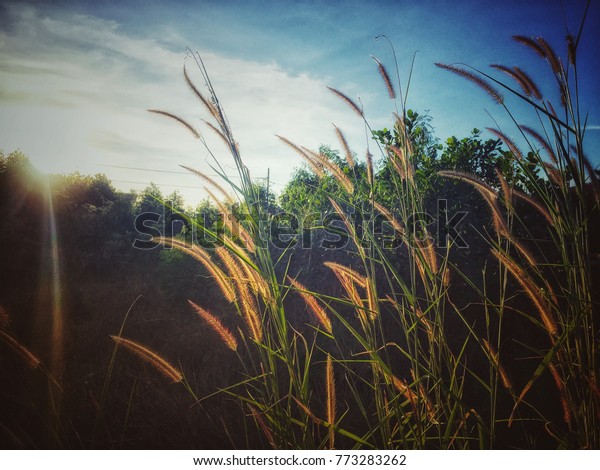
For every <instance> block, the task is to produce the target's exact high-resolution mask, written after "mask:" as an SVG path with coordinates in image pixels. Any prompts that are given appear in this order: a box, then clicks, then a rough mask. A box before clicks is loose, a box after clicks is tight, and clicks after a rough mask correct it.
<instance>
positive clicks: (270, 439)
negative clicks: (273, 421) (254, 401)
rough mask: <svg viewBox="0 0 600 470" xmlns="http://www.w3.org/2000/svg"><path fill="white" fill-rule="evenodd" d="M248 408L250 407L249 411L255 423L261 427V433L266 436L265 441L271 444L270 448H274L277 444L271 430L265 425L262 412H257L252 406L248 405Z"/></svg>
mask: <svg viewBox="0 0 600 470" xmlns="http://www.w3.org/2000/svg"><path fill="white" fill-rule="evenodd" d="M248 408H249V409H250V413H252V416H253V417H254V420H255V421H256V424H258V427H259V428H260V429H261V431H262V432H263V434H264V435H265V437H266V438H267V441H268V442H269V445H270V446H271V448H272V449H275V448H276V447H277V446H276V445H275V439H274V437H273V433H272V432H271V430H270V429H269V427H268V426H267V423H266V422H265V420H264V418H263V416H262V414H261V413H259V412H258V411H257V410H256V408H254V407H253V406H250V405H248Z"/></svg>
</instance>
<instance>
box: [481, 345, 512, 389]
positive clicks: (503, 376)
mask: <svg viewBox="0 0 600 470" xmlns="http://www.w3.org/2000/svg"><path fill="white" fill-rule="evenodd" d="M483 345H484V347H485V350H486V351H487V353H488V356H489V358H490V359H491V361H492V364H493V365H494V368H495V369H496V370H497V371H498V375H499V376H500V381H501V382H502V385H503V386H504V388H506V389H509V390H512V388H513V387H512V383H511V381H510V379H509V377H508V374H507V373H506V370H505V369H504V367H503V366H502V364H501V363H500V357H499V354H498V352H497V351H496V350H495V349H494V347H493V346H492V345H491V344H490V342H489V341H488V340H487V339H485V338H483Z"/></svg>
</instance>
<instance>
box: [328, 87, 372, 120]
mask: <svg viewBox="0 0 600 470" xmlns="http://www.w3.org/2000/svg"><path fill="white" fill-rule="evenodd" d="M327 88H328V89H329V91H331V93H333V94H334V95H336V96H337V97H338V98H340V99H341V100H342V101H344V102H345V103H346V104H347V105H348V106H350V108H351V109H352V111H354V112H355V113H356V114H358V115H359V116H360V117H361V118H364V117H365V116H364V113H363V111H362V109H360V108H359V107H358V105H357V104H356V103H355V102H354V101H352V100H351V99H350V98H348V96H346V95H345V94H344V93H342V92H341V91H339V90H336V89H335V88H331V87H329V86H328V87H327Z"/></svg>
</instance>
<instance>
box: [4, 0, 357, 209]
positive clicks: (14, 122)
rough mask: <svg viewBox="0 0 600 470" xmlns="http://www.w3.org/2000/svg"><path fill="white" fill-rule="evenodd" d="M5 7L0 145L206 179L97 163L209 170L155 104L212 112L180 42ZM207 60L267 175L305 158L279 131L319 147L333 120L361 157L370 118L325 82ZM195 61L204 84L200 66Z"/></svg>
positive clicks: (44, 156)
mask: <svg viewBox="0 0 600 470" xmlns="http://www.w3.org/2000/svg"><path fill="white" fill-rule="evenodd" d="M7 12H8V22H9V24H10V25H11V26H10V28H7V29H6V30H5V31H0V120H1V122H2V126H1V128H0V146H2V147H3V148H4V150H5V151H10V150H12V149H13V148H21V149H22V150H23V151H25V153H26V154H28V155H29V156H30V158H31V159H32V161H33V162H34V163H35V164H36V165H38V166H39V167H41V168H42V169H44V170H47V171H56V172H69V171H75V170H78V171H81V172H84V173H96V172H106V173H107V175H108V176H109V177H111V178H113V179H115V180H118V181H132V180H135V181H138V180H139V181H140V182H149V181H150V179H152V180H154V181H156V182H159V183H163V184H165V185H177V184H181V185H182V186H188V185H194V184H197V182H195V180H193V178H192V177H183V176H175V175H172V174H164V175H163V174H160V173H154V174H149V173H143V172H139V171H138V172H135V171H133V170H131V171H130V172H129V173H127V170H122V169H121V170H117V169H108V168H105V167H100V166H99V164H115V165H119V166H132V167H140V166H141V167H144V168H148V169H163V170H173V169H174V170H177V169H178V168H177V165H178V164H185V165H190V166H194V167H197V168H200V169H203V170H204V171H207V170H208V166H207V163H206V161H205V160H206V158H207V151H206V150H205V149H203V148H202V146H201V145H199V144H198V142H197V141H195V140H194V139H193V138H192V137H191V135H190V134H189V133H187V132H186V131H185V129H183V128H182V127H180V126H177V125H176V123H174V122H169V121H168V120H165V119H162V118H161V117H159V116H156V115H151V114H148V113H146V112H145V110H146V109H147V108H159V109H164V110H168V111H171V112H173V113H175V114H178V115H180V116H181V117H184V118H185V119H187V120H189V121H190V122H194V123H195V124H198V125H199V126H200V125H201V124H200V120H199V118H200V117H204V118H207V117H208V116H207V114H206V113H205V112H204V110H203V109H202V108H201V105H200V104H199V103H197V101H196V99H195V97H194V96H193V94H192V93H191V92H190V90H188V89H187V86H186V85H185V82H184V80H183V76H182V65H183V60H184V56H185V54H184V44H183V43H182V42H181V43H180V46H181V49H180V51H174V50H173V49H172V47H173V46H169V47H167V46H166V45H165V44H164V43H163V42H161V41H160V40H159V39H155V38H152V37H139V36H132V35H130V34H127V33H125V32H124V31H123V30H122V29H121V28H120V26H119V25H118V24H117V23H116V22H114V21H109V20H103V19H99V18H95V17H91V16H84V15H80V14H71V13H69V12H65V11H63V12H61V14H60V15H58V14H56V15H53V16H47V15H46V14H44V13H43V12H41V11H40V10H38V9H36V8H34V7H31V6H25V5H20V4H18V5H17V4H9V5H8V6H7ZM168 37H169V44H171V45H172V44H173V43H177V42H180V41H183V39H180V38H179V37H178V35H177V34H176V33H173V34H172V35H169V36H168ZM203 58H204V60H205V63H206V66H207V68H208V70H209V73H210V74H211V79H212V82H213V84H214V86H215V88H216V89H217V92H218V93H219V95H220V99H221V101H222V103H223V104H224V106H225V108H226V111H227V114H228V117H229V119H230V121H231V124H232V127H233V131H234V134H235V136H236V139H237V140H238V141H239V143H240V147H241V149H242V153H243V156H244V158H245V161H246V164H247V166H248V167H249V168H250V170H251V172H252V174H253V176H256V177H264V176H266V174H267V169H268V168H270V172H271V178H272V180H273V181H275V182H277V183H280V184H281V183H284V182H285V181H287V179H288V177H289V174H290V172H291V170H292V169H293V167H295V166H298V165H299V164H300V158H299V157H298V156H296V155H295V154H293V152H292V151H291V150H289V149H288V148H287V147H285V146H283V145H282V144H281V143H280V142H279V141H278V140H277V139H276V138H275V137H274V134H281V135H284V136H286V137H288V138H290V139H291V140H293V141H295V142H298V143H300V144H302V145H306V146H308V147H312V148H316V147H318V146H319V145H320V144H321V143H331V144H333V145H336V146H337V142H336V141H335V134H334V132H333V127H332V126H331V122H335V123H336V125H338V126H339V127H341V128H342V129H343V130H344V131H345V132H346V133H347V136H348V138H349V141H350V142H351V145H352V146H353V148H354V150H355V151H356V152H357V153H358V154H359V155H362V154H363V152H364V147H365V144H366V143H365V138H364V135H365V132H364V128H363V124H362V123H361V122H360V120H359V119H358V118H357V117H356V116H355V115H353V114H352V112H351V111H350V110H348V108H347V107H346V106H345V105H344V104H343V103H342V102H340V101H339V100H338V99H337V98H336V97H334V96H332V95H331V94H330V93H329V92H328V91H327V89H326V88H325V83H324V82H323V80H322V79H320V78H318V77H313V76H310V75H308V74H300V75H295V76H292V75H290V74H289V73H287V72H286V71H285V70H283V69H282V68H281V67H279V66H278V65H277V64H275V63H266V64H265V63H258V62H253V61H248V60H244V59H241V58H232V57H222V56H218V55H216V54H214V53H211V52H205V53H203ZM188 64H189V66H190V72H191V74H192V75H193V77H194V79H195V82H196V83H197V85H198V86H199V88H202V85H203V83H202V80H201V78H200V76H199V74H198V73H197V70H193V68H191V65H192V64H193V63H192V62H191V61H189V62H188ZM365 98H366V100H367V101H368V97H365ZM205 134H206V135H207V141H208V142H209V144H210V146H211V148H213V149H214V152H215V155H217V157H218V158H219V159H222V162H224V164H225V165H231V164H232V161H231V159H230V157H229V155H228V154H227V152H226V150H225V149H224V147H223V146H222V144H220V142H219V141H218V139H216V138H214V137H213V136H212V135H211V134H210V131H208V130H207V131H206V132H205ZM353 137H354V138H353ZM149 175H150V176H149ZM128 184H129V183H122V184H118V185H119V186H120V187H125V186H128ZM138 188H139V186H138ZM275 188H276V189H281V186H275ZM182 192H184V194H185V196H186V199H188V200H190V201H192V200H197V199H198V196H199V194H198V193H197V192H196V193H195V194H194V193H193V192H191V191H189V190H184V191H182Z"/></svg>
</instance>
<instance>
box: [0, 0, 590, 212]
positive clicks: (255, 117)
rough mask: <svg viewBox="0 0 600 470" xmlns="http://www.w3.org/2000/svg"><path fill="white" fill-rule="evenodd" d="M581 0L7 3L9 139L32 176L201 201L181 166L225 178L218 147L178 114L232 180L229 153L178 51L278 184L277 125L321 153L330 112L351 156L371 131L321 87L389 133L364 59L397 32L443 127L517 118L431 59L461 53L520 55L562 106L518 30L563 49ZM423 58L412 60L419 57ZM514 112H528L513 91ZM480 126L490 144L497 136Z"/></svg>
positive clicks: (286, 152) (389, 106)
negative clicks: (71, 177)
mask: <svg viewBox="0 0 600 470" xmlns="http://www.w3.org/2000/svg"><path fill="white" fill-rule="evenodd" d="M599 3H600V2H597V1H596V0H592V4H591V7H590V10H589V13H588V18H587V23H586V25H585V29H584V32H583V36H582V39H581V43H580V49H579V51H578V64H579V75H580V81H581V88H580V93H581V96H582V102H583V103H584V107H583V108H584V110H586V111H589V117H588V131H587V134H586V137H585V143H586V147H587V154H588V156H589V157H590V159H591V160H592V162H593V163H594V164H595V165H597V164H599V163H600V89H599V81H598V71H599V70H600V48H599V47H598V44H600V32H599V31H600V4H599ZM585 4H586V2H585V1H584V0H562V2H561V1H559V0H544V1H527V0H519V1H512V0H511V1H488V0H457V1H453V2H449V1H430V0H423V1H419V2H416V1H410V2H409V1H403V0H398V1H368V0H363V1H335V0H334V1H327V2H324V1H323V2H320V1H309V0H306V1H296V2H291V1H256V0H249V1H228V0H217V1H208V0H200V1H184V0H176V1H170V2H160V1H126V0H124V1H122V2H113V1H107V2H103V1H74V0H73V1H54V2H45V1H32V2H5V1H0V150H2V151H3V152H4V153H5V154H7V153H9V152H11V151H13V150H17V149H18V150H21V151H23V152H24V153H25V154H26V155H27V156H28V157H29V158H30V160H31V161H32V163H33V164H34V165H35V166H36V167H37V168H38V169H40V170H42V171H44V172H51V173H71V172H75V171H78V172H80V173H82V174H96V173H104V174H106V175H107V176H108V177H109V178H110V179H111V180H112V181H113V183H114V185H115V187H117V188H118V189H121V190H124V191H129V190H131V189H133V190H138V191H139V190H141V189H143V188H144V187H145V186H147V185H148V184H149V183H150V182H155V183H157V184H158V185H159V186H160V187H161V189H162V191H163V193H165V194H168V193H171V192H172V191H174V190H176V189H177V190H179V191H180V192H181V194H182V195H183V196H184V198H185V200H186V201H187V202H188V203H189V204H191V205H193V204H196V203H197V202H199V201H200V200H201V199H203V198H205V197H206V194H205V193H204V191H203V190H202V189H201V188H202V182H201V181H200V180H198V179H197V178H196V177H195V176H193V175H191V174H189V173H187V172H186V171H185V170H183V169H182V168H181V167H180V166H179V165H186V166H189V167H192V168H196V169H198V170H200V171H202V172H205V173H207V174H210V175H215V172H214V170H213V169H211V164H212V165H213V166H214V162H212V161H211V157H210V154H209V152H208V150H207V149H206V148H204V147H203V145H202V144H201V143H200V142H199V141H197V140H195V139H194V138H193V136H192V135H191V134H190V133H189V132H187V131H186V130H185V129H184V128H183V127H182V126H180V125H177V123H175V122H173V121H170V120H168V119H166V118H164V117H161V116H158V115H155V114H151V113H148V112H147V111H146V110H147V109H150V108H153V109H162V110H165V111H169V112H172V113H174V114H177V115H179V116H181V117H182V118H184V119H186V120H188V121H189V122H191V123H193V124H194V125H196V126H197V127H198V128H199V129H200V131H201V132H202V133H203V135H205V136H206V141H207V143H208V145H209V148H210V150H211V151H212V153H213V154H214V155H215V157H216V158H217V159H218V161H219V164H220V165H222V166H223V167H224V168H225V169H226V170H227V172H228V173H229V175H230V176H231V177H232V178H233V179H235V175H236V171H235V167H234V163H233V160H232V158H231V156H230V155H229V154H228V152H227V149H226V148H225V147H224V146H223V144H222V143H221V142H220V141H219V140H218V138H216V137H214V136H213V135H212V133H211V131H210V130H209V129H208V128H207V127H206V126H204V124H203V123H202V119H208V118H209V116H208V115H207V113H206V112H205V110H204V109H203V108H202V106H201V105H200V104H199V103H198V101H197V99H196V98H195V97H194V95H193V93H192V92H191V90H190V89H189V88H188V87H187V85H186V83H185V81H184V78H183V65H184V64H187V67H188V70H189V71H190V75H191V77H192V79H193V80H194V81H195V83H196V84H197V85H198V88H200V89H201V90H204V89H205V88H204V83H203V81H202V77H201V75H200V73H199V72H198V70H197V69H196V68H195V66H194V63H193V61H191V60H190V58H189V57H188V54H187V53H186V49H187V48H190V49H191V50H192V51H197V52H199V53H200V54H201V56H202V58H203V60H204V62H205V65H206V67H207V69H208V73H209V74H210V77H211V80H212V83H213V85H214V87H215V89H216V91H217V94H218V95H219V98H220V101H221V103H222V104H223V105H224V108H225V110H226V112H227V115H228V118H229V121H230V123H231V125H232V128H233V133H234V135H235V138H236V140H237V141H238V142H239V146H240V149H241V152H242V157H243V159H244V161H245V163H246V165H247V166H248V168H249V169H250V172H251V175H252V177H254V178H256V179H257V181H260V179H261V178H262V179H265V178H266V177H267V175H268V176H269V182H270V185H271V187H272V189H273V190H274V191H275V192H279V191H281V189H282V188H283V187H284V185H285V183H286V182H287V181H288V180H289V178H290V175H291V174H292V172H293V171H294V169H295V168H297V167H299V166H300V165H301V163H302V162H301V158H300V157H299V156H298V155H296V154H295V153H294V152H293V151H292V150H291V149H289V148H288V147H286V146H285V145H283V144H282V143H281V142H280V141H279V140H278V139H277V138H276V137H275V135H282V136H285V137H286V138H288V139H290V140H291V141H293V142H295V143H298V144H301V145H304V146H306V147H309V148H312V149H318V148H319V146H320V145H321V144H327V145H331V146H332V147H334V148H339V143H338V142H337V139H336V135H335V130H334V127H333V124H335V125H336V126H338V127H339V128H340V129H341V130H342V131H343V132H344V134H345V135H346V137H347V139H348V141H349V143H350V146H351V147H352V149H353V150H354V151H355V152H356V154H357V155H358V157H359V158H362V157H363V156H364V154H365V152H366V149H367V146H370V148H371V150H372V151H373V150H374V148H373V143H372V141H370V139H369V138H368V136H367V134H366V132H365V126H364V123H363V122H362V121H361V120H360V118H358V117H357V116H356V115H355V114H354V113H353V112H352V111H351V110H350V109H349V108H348V107H347V106H346V105H345V104H344V103H343V102H342V101H340V100H339V99H338V98H337V97H335V96H334V95H333V94H332V93H331V92H329V91H328V89H327V86H331V87H333V88H336V89H339V90H340V91H342V92H344V93H345V94H347V95H348V96H349V97H350V98H352V99H353V100H355V101H359V100H360V103H362V105H363V107H364V111H365V116H366V118H367V120H368V121H369V124H370V126H371V127H372V128H373V129H380V128H383V127H391V125H392V124H393V121H392V113H393V111H394V110H395V106H394V103H393V102H392V101H390V99H389V98H388V96H387V92H386V89H385V87H384V85H383V82H382V80H381V78H380V76H379V75H378V72H377V68H376V64H375V62H374V61H373V59H372V57H371V56H375V57H378V58H379V59H380V60H381V61H382V62H383V63H384V64H386V66H387V67H388V70H389V71H390V73H391V74H392V75H396V73H395V65H394V64H395V62H394V56H393V54H392V50H391V47H390V44H389V43H388V42H387V41H386V40H385V39H382V38H381V37H380V38H378V39H377V36H380V35H382V34H385V35H386V36H387V38H389V40H390V42H391V43H392V44H393V46H394V48H395V51H396V55H397V60H398V71H399V76H400V83H401V85H402V88H403V89H406V86H407V83H408V77H409V71H410V67H411V62H412V60H413V56H414V57H415V62H414V68H413V73H412V77H411V80H410V89H409V93H408V98H407V105H408V107H409V108H412V109H415V110H417V111H419V112H425V111H428V112H429V114H430V116H431V117H432V121H431V124H432V125H433V127H434V128H435V133H436V135H437V136H438V137H439V138H441V139H443V140H445V139H446V138H448V137H450V136H452V135H454V136H457V137H459V138H460V137H465V136H467V135H468V134H469V132H470V131H471V129H473V128H475V127H477V128H479V129H484V128H485V127H495V126H496V125H500V127H501V128H502V130H503V131H504V132H505V133H506V134H508V135H511V136H516V130H515V127H514V125H513V124H511V122H510V119H509V118H508V116H507V113H506V111H505V110H504V109H503V108H502V107H501V106H499V105H496V104H494V103H493V102H492V101H491V100H490V99H489V97H488V96H487V95H486V94H485V93H484V92H482V91H481V90H480V89H478V88H477V87H475V86H473V85H472V84H470V83H468V82H467V81H465V80H464V79H461V78H460V77H456V76H453V75H452V74H450V73H448V72H446V71H444V70H441V69H439V68H437V67H435V65H434V64H435V63H436V62H442V63H446V64H455V63H467V64H469V65H472V66H474V67H477V68H480V69H482V70H485V71H486V72H489V73H491V74H492V75H493V76H494V77H497V78H501V79H503V80H504V81H506V79H505V77H504V76H502V75H500V73H499V72H495V71H491V69H489V64H492V63H500V64H504V65H508V66H513V65H519V66H521V67H522V68H523V69H525V70H526V71H527V72H528V73H529V74H530V75H531V76H533V77H535V79H536V81H537V83H538V85H540V87H541V88H542V90H543V92H544V95H545V96H547V97H548V98H550V99H551V100H554V102H556V84H555V82H554V81H553V77H552V75H551V73H550V70H549V68H548V67H547V64H545V62H544V61H543V60H542V59H540V58H538V57H537V56H535V54H534V53H533V52H532V51H531V50H529V49H526V48H524V47H523V46H522V45H520V44H517V43H516V42H515V41H513V40H512V39H511V36H512V35H514V34H525V35H534V36H543V37H544V38H546V39H547V40H548V42H550V44H551V45H552V46H553V47H554V48H555V49H556V50H557V52H558V53H559V54H564V53H565V51H566V46H565V41H564V38H565V36H566V34H567V28H569V29H570V30H571V31H572V32H574V33H576V32H577V30H578V28H579V23H580V20H581V17H582V14H583V11H584V9H585ZM415 53H416V55H415ZM507 105H508V106H509V108H510V109H511V111H513V112H514V113H515V114H516V115H517V116H518V119H519V122H521V123H524V124H527V125H530V126H533V127H539V126H536V123H537V121H536V117H535V115H534V114H533V113H531V111H530V110H529V109H527V108H525V107H523V106H522V105H521V104H520V103H519V102H517V101H515V100H511V99H507ZM484 137H486V138H491V135H490V134H484Z"/></svg>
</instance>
